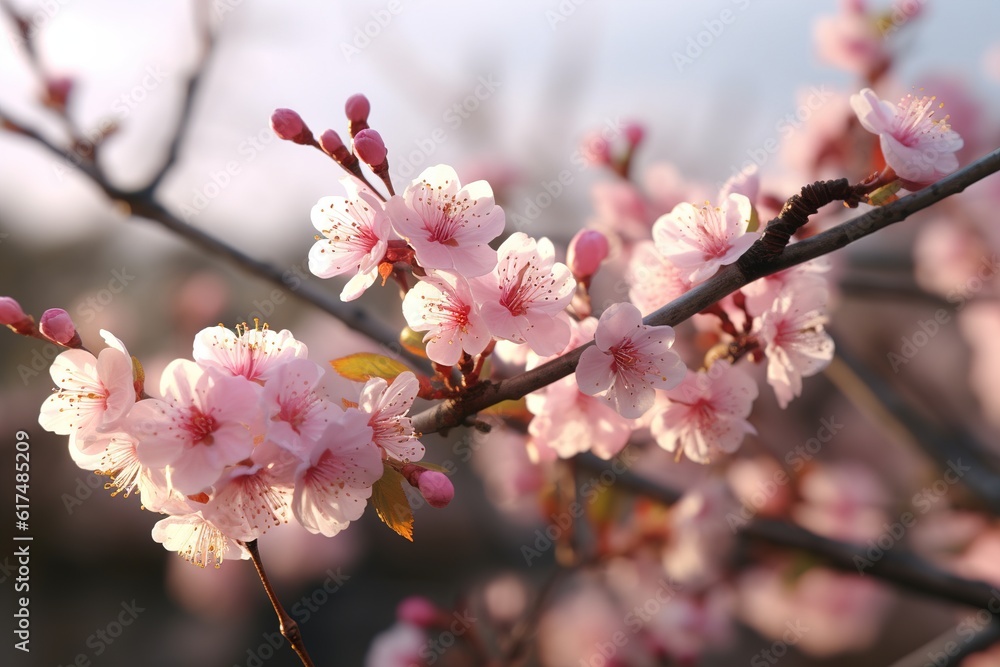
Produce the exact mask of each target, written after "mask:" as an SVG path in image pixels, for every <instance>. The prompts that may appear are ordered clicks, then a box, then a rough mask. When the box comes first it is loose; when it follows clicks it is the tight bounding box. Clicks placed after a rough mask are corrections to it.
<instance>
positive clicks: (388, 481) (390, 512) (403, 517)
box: [372, 463, 413, 542]
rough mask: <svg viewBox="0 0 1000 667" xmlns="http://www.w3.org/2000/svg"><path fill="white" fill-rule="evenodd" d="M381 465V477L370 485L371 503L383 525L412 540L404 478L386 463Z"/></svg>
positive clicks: (410, 517)
mask: <svg viewBox="0 0 1000 667" xmlns="http://www.w3.org/2000/svg"><path fill="white" fill-rule="evenodd" d="M382 466H383V472H382V477H380V478H379V480H378V481H377V482H375V484H374V485H373V486H372V505H374V506H375V512H376V513H377V514H378V518H380V519H382V521H383V522H384V523H385V525H387V526H389V527H390V528H392V529H393V530H394V531H396V532H397V533H398V534H399V535H401V536H403V537H405V538H406V539H408V540H409V541H411V542H412V541H413V510H412V509H411V508H410V501H409V500H408V499H407V497H406V491H404V490H403V485H404V484H406V479H404V478H403V476H402V475H401V474H399V473H398V472H397V471H396V470H395V469H393V468H392V467H390V466H389V465H388V464H386V463H383V464H382Z"/></svg>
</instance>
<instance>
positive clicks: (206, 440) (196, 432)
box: [184, 408, 218, 445]
mask: <svg viewBox="0 0 1000 667" xmlns="http://www.w3.org/2000/svg"><path fill="white" fill-rule="evenodd" d="M184 428H185V430H187V432H188V433H190V434H191V441H192V443H193V444H195V445H211V444H213V443H214V442H215V437H214V436H213V435H212V433H214V432H215V430H216V429H217V428H218V424H217V423H216V421H215V417H213V416H212V415H206V414H205V413H203V412H202V411H201V410H199V409H198V408H191V412H190V414H189V416H188V418H187V421H186V422H185V423H184Z"/></svg>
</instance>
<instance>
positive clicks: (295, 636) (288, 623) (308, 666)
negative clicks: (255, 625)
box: [244, 540, 315, 667]
mask: <svg viewBox="0 0 1000 667" xmlns="http://www.w3.org/2000/svg"><path fill="white" fill-rule="evenodd" d="M244 546H245V547H246V548H247V551H249V552H250V559H251V560H252V561H253V566H254V569H256V570H257V576H259V577H260V583H261V584H263V585H264V592H265V593H267V599H268V600H270V601H271V606H272V607H274V613H276V614H277V615H278V623H279V626H280V629H281V634H282V636H284V638H285V639H287V640H288V644H289V645H290V646H291V647H292V650H293V651H295V654H296V655H297V656H299V660H301V661H302V664H303V665H304V666H305V667H315V664H314V663H313V661H312V658H310V657H309V652H308V651H306V647H305V644H303V643H302V631H301V630H300V629H299V624H298V623H296V622H295V620H294V619H292V617H291V616H289V614H288V612H287V611H285V608H284V607H283V606H282V605H281V601H280V600H278V596H277V595H276V594H275V592H274V588H272V587H271V582H270V580H269V579H268V578H267V573H266V572H265V571H264V562H263V561H262V560H261V558H260V551H259V550H258V549H257V540H251V541H249V542H245V543H244Z"/></svg>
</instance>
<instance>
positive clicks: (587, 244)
mask: <svg viewBox="0 0 1000 667" xmlns="http://www.w3.org/2000/svg"><path fill="white" fill-rule="evenodd" d="M607 256H608V239H607V237H606V236H604V234H602V233H601V232H599V231H597V230H596V229H583V230H580V231H579V232H577V233H576V235H574V236H573V238H572V239H571V240H570V242H569V248H567V250H566V265H567V266H569V268H570V271H572V272H573V275H574V276H575V277H576V279H577V280H586V281H588V282H589V279H590V277H591V276H593V275H594V274H595V273H597V269H598V268H600V266H601V262H603V261H604V260H605V259H606V258H607Z"/></svg>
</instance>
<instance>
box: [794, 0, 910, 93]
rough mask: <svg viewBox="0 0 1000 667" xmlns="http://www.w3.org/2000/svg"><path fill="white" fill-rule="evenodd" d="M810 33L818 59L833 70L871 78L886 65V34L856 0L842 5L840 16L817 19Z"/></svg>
mask: <svg viewBox="0 0 1000 667" xmlns="http://www.w3.org/2000/svg"><path fill="white" fill-rule="evenodd" d="M918 6H919V5H918ZM813 32H814V37H815V42H816V49H817V51H818V53H819V57H820V59H821V60H823V61H825V62H827V63H829V64H830V65H833V66H834V67H839V68H841V69H844V70H846V71H848V72H851V73H852V74H857V75H859V76H863V77H872V76H874V75H876V74H877V73H878V72H879V70H881V69H883V68H885V67H886V66H887V65H888V63H889V53H888V52H887V51H886V40H885V37H886V35H884V34H882V33H880V31H879V29H878V23H877V19H876V17H875V16H874V15H871V14H869V13H868V11H867V9H866V8H865V6H864V3H861V2H858V1H857V0H846V1H844V2H841V11H840V13H839V14H836V15H834V16H823V17H820V18H819V19H817V21H816V24H815V29H814V31H813Z"/></svg>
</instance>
